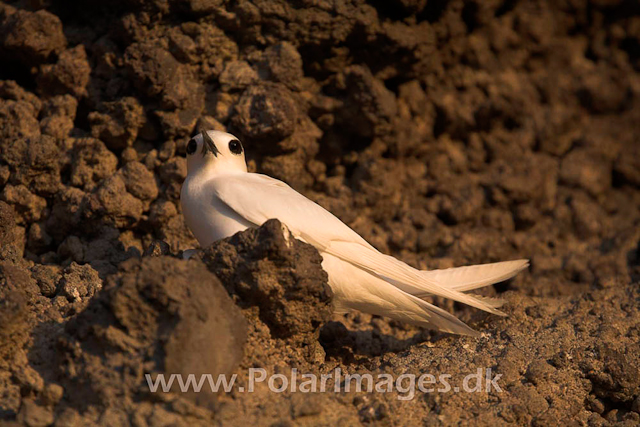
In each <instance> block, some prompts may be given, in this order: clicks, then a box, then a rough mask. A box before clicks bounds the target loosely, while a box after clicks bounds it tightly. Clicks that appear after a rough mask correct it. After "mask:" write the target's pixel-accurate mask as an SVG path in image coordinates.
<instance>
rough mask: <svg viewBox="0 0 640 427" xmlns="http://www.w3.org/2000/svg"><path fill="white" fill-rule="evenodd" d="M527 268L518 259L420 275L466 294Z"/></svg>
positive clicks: (526, 265)
mask: <svg viewBox="0 0 640 427" xmlns="http://www.w3.org/2000/svg"><path fill="white" fill-rule="evenodd" d="M528 266H529V260H528V259H518V260H515V261H503V262H494V263H491V264H480V265H469V266H466V267H456V268H445V269H443V270H428V271H427V270H422V271H421V272H420V274H421V275H423V276H424V277H426V278H428V279H430V280H433V281H435V282H438V283H439V284H440V285H442V286H445V287H447V288H449V289H454V290H456V291H459V292H466V291H471V290H473V289H478V288H482V287H484V286H489V285H493V284H494V283H499V282H503V281H505V280H508V279H511V278H512V277H513V276H515V275H516V274H518V273H519V272H521V271H522V270H524V269H525V268H527V267H528Z"/></svg>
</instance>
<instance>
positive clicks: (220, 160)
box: [186, 130, 247, 174]
mask: <svg viewBox="0 0 640 427" xmlns="http://www.w3.org/2000/svg"><path fill="white" fill-rule="evenodd" d="M186 152H187V173H188V174H192V173H194V172H197V171H199V170H201V169H206V170H207V171H208V172H209V173H214V174H217V173H237V172H246V171H247V163H246V162H245V159H244V148H243V147H242V143H241V142H240V140H239V139H238V138H236V137H235V136H233V135H231V134H230V133H226V132H221V131H217V130H207V131H202V132H200V133H199V134H197V135H196V136H194V137H193V138H191V140H190V141H189V142H188V143H187V148H186Z"/></svg>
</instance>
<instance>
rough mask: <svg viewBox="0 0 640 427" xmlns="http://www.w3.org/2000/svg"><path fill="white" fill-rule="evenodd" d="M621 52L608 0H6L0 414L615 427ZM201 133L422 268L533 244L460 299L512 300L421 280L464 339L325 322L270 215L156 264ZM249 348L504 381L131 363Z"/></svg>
mask: <svg viewBox="0 0 640 427" xmlns="http://www.w3.org/2000/svg"><path fill="white" fill-rule="evenodd" d="M639 52H640V7H638V5H637V3H636V2H632V1H627V0H597V1H596V0H593V1H586V0H575V1H567V2H564V1H561V2H554V1H536V2H527V1H512V0H497V1H484V0H474V1H468V2H463V1H456V0H451V1H447V0H429V1H426V0H393V1H391V0H388V1H373V0H372V1H371V2H369V3H367V2H365V1H364V0H352V1H347V2H341V1H337V2H322V1H320V2H315V1H291V2H286V1H283V0H276V1H247V0H239V1H237V2H231V1H225V0H188V1H177V0H152V1H141V0H131V1H128V0H119V1H114V2H79V1H71V2H69V1H61V0H33V1H26V0H22V1H17V2H15V1H9V2H6V1H5V2H2V1H0V188H1V190H0V422H5V421H6V422H9V423H11V422H17V423H21V424H26V425H30V426H42V425H49V424H53V423H55V424H56V425H72V424H73V425H84V424H99V425H128V424H135V425H140V426H144V425H150V426H160V425H167V424H173V425H192V424H202V425H209V424H211V423H214V424H218V425H251V424H253V425H354V424H358V423H373V424H380V425H416V424H421V423H423V424H428V425H438V424H441V425H450V424H465V425H466V424H480V425H499V424H506V423H515V424H519V425H555V424H557V423H565V424H570V425H585V424H588V425H613V424H620V425H638V424H639V423H640V357H639V356H640V288H639V287H638V284H639V283H640V136H639V135H640V54H639ZM211 128H214V129H222V130H228V131H230V132H233V133H234V134H236V135H237V136H239V137H240V138H241V139H242V141H243V143H244V145H245V147H246V150H247V155H248V159H249V167H250V169H251V170H256V171H259V172H262V173H267V174H269V175H271V176H274V177H276V178H279V179H282V180H284V181H286V182H287V183H289V184H290V185H292V186H293V187H294V188H296V189H297V190H299V191H300V192H302V193H303V194H305V195H306V196H308V197H309V198H311V199H313V200H315V201H317V202H318V203H320V204H322V205H323V206H325V207H327V208H328V209H329V210H331V211H332V212H333V213H334V214H336V215H337V216H338V217H340V218H341V219H343V220H344V221H345V222H346V223H348V224H349V225H350V226H352V227H353V228H354V229H355V230H356V231H357V232H359V233H360V234H361V235H362V236H363V237H365V238H366V239H367V240H369V241H370V242H371V243H372V244H374V245H375V246H376V247H378V248H379V249H380V250H382V251H384V252H386V253H390V254H392V255H394V256H396V257H399V258H401V259H403V260H404V261H406V262H408V263H410V264H412V265H414V266H416V267H421V268H427V267H428V268H442V267H450V266H456V265H464V264H476V263H484V262H492V261H500V260H508V259H515V258H530V259H531V261H532V262H531V269H530V270H529V271H527V272H523V273H521V274H520V275H518V276H517V277H516V278H515V279H513V280H511V281H509V282H507V283H503V284H499V285H496V286H494V287H491V288H490V289H486V290H484V291H483V292H484V293H485V294H487V295H495V294H500V295H501V297H503V298H505V299H506V300H507V304H506V307H505V309H506V311H507V313H508V314H509V316H508V317H506V318H498V317H496V316H490V315H485V314H483V313H479V312H477V311H475V310H472V309H468V308H465V307H461V306H458V305H457V304H452V303H451V302H450V301H441V300H438V301H436V303H438V304H439V305H440V306H442V307H444V308H446V309H448V310H451V311H453V312H455V313H456V314H457V315H458V316H460V317H461V318H462V319H463V320H465V321H467V322H469V324H470V325H471V326H472V327H474V328H476V329H478V330H481V331H483V332H484V335H483V337H482V338H480V339H470V338H460V337H457V336H449V335H444V334H437V333H434V332H431V331H425V330H420V329H417V328H414V327H410V326H407V325H403V324H398V323H396V322H392V321H388V320H386V319H381V318H377V317H372V316H369V315H364V314H349V315H346V316H338V315H332V314H331V313H330V309H329V307H330V298H331V295H330V291H329V290H328V288H327V285H326V275H325V273H324V272H323V271H322V268H321V267H320V262H321V258H320V257H319V255H318V253H317V252H316V251H315V249H313V248H312V247H310V246H308V245H306V244H304V243H302V242H298V241H295V240H293V239H289V238H287V237H286V232H284V234H283V228H282V225H281V224H280V223H278V222H277V221H271V222H269V223H267V224H265V225H264V226H263V227H261V228H260V229H258V230H248V231H247V232H245V233H242V234H240V235H237V236H234V237H233V238H231V239H227V240H225V241H223V242H219V243H216V244H215V245H213V246H212V247H211V248H207V249H206V250H204V251H202V252H200V254H199V256H197V257H196V258H195V259H191V260H189V261H183V260H181V259H179V257H178V256H179V252H180V251H182V250H185V249H190V248H194V247H196V245H197V244H196V242H195V240H194V238H193V236H191V234H190V233H189V231H188V230H187V229H186V227H185V225H184V223H183V219H182V215H181V212H180V204H179V192H180V187H181V184H182V181H183V179H184V177H185V175H186V162H185V158H184V154H183V148H184V144H185V142H186V141H187V140H188V139H189V137H190V135H191V134H192V133H193V132H194V131H196V130H198V129H211ZM216 276H217V278H216ZM232 301H233V302H235V303H233V302H232ZM252 367H264V368H265V369H266V370H267V371H268V372H269V373H289V372H290V371H291V370H292V369H293V368H296V369H297V370H298V371H299V372H300V373H315V374H327V373H331V372H333V370H334V369H336V368H340V369H342V371H343V372H345V373H361V374H363V373H373V374H376V375H377V374H380V373H391V374H395V375H400V374H403V373H409V374H417V375H420V374H423V373H431V374H435V375H436V376H437V375H438V374H440V373H449V374H451V375H452V378H453V379H452V380H451V382H452V384H453V383H455V382H456V381H458V382H459V381H460V380H461V378H462V376H464V375H466V374H468V373H473V372H476V369H477V368H492V369H493V371H494V372H495V373H500V374H502V378H501V380H500V382H499V384H500V385H501V387H502V388H503V392H502V393H498V392H496V391H493V392H490V393H454V392H450V393H420V392H417V393H416V396H415V397H414V398H413V399H410V400H402V399H399V398H398V397H402V396H403V393H400V392H397V391H396V392H393V393H365V392H353V391H351V392H344V391H343V392H340V393H333V392H330V393H313V394H305V393H300V392H290V391H285V392H284V393H273V392H270V391H269V390H268V389H267V388H266V386H264V384H263V385H261V386H260V387H258V388H257V389H256V391H255V392H254V393H241V392H239V391H238V390H234V391H233V392H231V393H218V394H213V393H206V392H202V393H199V394H196V393H193V394H188V393H179V392H172V393H151V392H149V389H148V388H147V387H146V382H145V379H144V374H145V373H154V374H157V373H160V372H173V373H195V374H198V373H212V374H214V375H217V374H218V373H232V372H235V373H238V374H239V379H238V381H239V382H240V384H242V385H246V384H247V378H246V372H247V370H248V369H249V368H252Z"/></svg>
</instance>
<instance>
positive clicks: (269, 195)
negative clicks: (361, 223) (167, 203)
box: [211, 173, 504, 315]
mask: <svg viewBox="0 0 640 427" xmlns="http://www.w3.org/2000/svg"><path fill="white" fill-rule="evenodd" d="M211 184H212V185H213V187H214V194H215V195H216V196H217V197H218V198H219V199H220V200H222V201H223V202H224V203H225V204H227V205H228V206H229V207H230V208H232V209H233V210H234V211H235V212H237V213H238V214H239V215H241V216H242V217H244V218H245V219H246V220H248V221H250V222H252V223H253V224H256V225H257V226H259V225H261V224H263V223H264V222H265V221H267V220H269V219H271V218H277V219H278V220H280V221H281V222H283V223H284V224H286V225H287V227H289V229H290V230H291V232H292V233H293V235H294V236H296V237H298V238H301V239H302V240H304V241H306V242H308V243H310V244H312V245H313V246H315V247H316V248H318V250H320V251H323V252H327V253H329V254H332V255H334V256H336V257H338V258H341V259H343V260H344V261H347V262H349V263H351V264H353V265H356V266H358V267H359V268H361V269H363V270H365V271H367V272H369V273H371V274H374V275H376V276H378V277H380V278H382V279H384V280H385V281H387V282H388V283H391V284H392V285H394V286H395V287H397V288H398V289H400V290H402V291H404V292H406V293H408V294H410V295H412V296H414V297H417V298H423V297H426V296H429V295H438V296H442V297H446V298H450V299H453V300H455V301H458V302H461V303H464V304H468V305H470V306H472V307H476V308H479V309H481V310H485V311H488V312H490V313H494V314H498V315H504V313H502V312H501V311H499V310H498V309H497V308H496V304H495V303H494V302H492V301H491V300H485V299H483V298H479V297H476V296H474V295H469V294H464V293H462V292H461V291H459V290H456V289H455V288H451V287H448V286H443V285H442V284H440V283H438V281H437V280H436V279H435V278H434V277H429V276H428V274H424V273H425V272H421V271H419V270H417V269H415V268H413V267H411V266H409V265H407V264H405V263H404V262H402V261H400V260H397V259H396V258H393V257H391V256H388V255H384V254H382V253H380V252H379V251H377V250H376V249H375V248H374V247H373V246H371V245H370V244H369V243H367V242H366V241H365V240H364V239H363V238H362V237H361V236H360V235H359V234H357V233H356V232H355V231H353V230H352V229H351V228H349V227H348V226H347V225H346V224H344V223H343V222H342V221H340V220H339V219H338V218H337V217H335V216H334V215H333V214H331V213H330V212H328V211H327V210H326V209H324V208H322V207H321V206H320V205H318V204H316V203H314V202H312V201H311V200H309V199H307V198H306V197H304V196H303V195H301V194H300V193H298V192H296V191H295V190H293V189H292V188H291V187H289V186H288V185H286V184H285V183H283V182H281V181H278V180H276V179H273V178H270V177H268V176H266V175H260V174H250V173H249V174H246V173H245V174H238V175H227V176H221V177H217V178H214V179H213V180H212V183H211ZM445 276H446V274H445V275H444V276H443V277H445Z"/></svg>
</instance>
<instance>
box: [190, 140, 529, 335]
mask: <svg viewBox="0 0 640 427" xmlns="http://www.w3.org/2000/svg"><path fill="white" fill-rule="evenodd" d="M186 151H187V178H186V179H185V181H184V184H183V185H182V191H181V195H180V202H181V204H182V212H183V214H184V218H185V221H186V224H187V226H188V227H189V228H190V229H191V231H192V232H193V234H194V235H195V237H196V239H197V240H198V243H200V245H201V246H202V247H203V248H204V247H207V246H209V245H211V244H212V243H213V242H215V241H217V240H220V239H224V238H226V237H229V236H232V235H234V234H235V233H237V232H239V231H243V230H246V229H247V228H249V227H258V226H260V225H262V224H263V223H264V222H266V221H267V220H269V219H272V218H276V219H278V220H280V222H282V223H283V224H285V225H286V226H287V227H288V228H289V230H290V232H291V234H292V235H293V236H294V237H296V238H297V239H300V240H302V241H304V242H306V243H309V244H311V245H313V246H314V247H315V248H316V249H317V250H318V251H319V252H320V255H321V256H322V259H323V262H322V267H323V268H324V270H325V271H326V272H327V275H328V277H329V286H330V287H331V290H332V291H333V294H334V297H333V305H334V308H335V311H336V312H338V313H342V312H346V311H349V310H359V311H362V312H365V313H370V314H376V315H380V316H386V317H390V318H392V319H396V320H399V321H402V322H407V323H412V324H415V325H419V326H424V327H428V328H432V329H437V330H440V331H444V332H450V333H456V334H462V335H472V336H478V335H479V333H478V332H476V331H475V330H473V329H471V328H470V327H469V326H467V325H466V324H465V323H463V322H462V321H460V320H459V319H458V318H456V317H455V316H454V315H452V314H451V313H449V312H447V311H445V310H442V309H441V308H438V307H436V306H435V305H433V304H430V303H428V302H427V301H425V300H424V299H423V298H425V297H427V296H432V295H437V296H441V297H446V298H450V299H452V300H454V301H458V302H461V303H464V304H468V305H470V306H472V307H476V308H479V309H481V310H485V311H488V312H490V313H494V314H498V315H504V313H502V312H501V311H500V310H498V307H500V306H501V305H502V303H503V301H502V300H496V299H491V298H484V297H481V296H478V295H471V294H466V293H464V292H465V291H470V290H472V289H477V288H480V287H483V286H487V285H491V284H493V283H498V282H501V281H503V280H507V279H509V278H511V277H513V276H515V275H516V274H517V273H518V272H520V271H521V270H523V269H525V268H526V267H527V266H528V265H529V261H528V260H524V259H520V260H516V261H506V262H498V263H492V264H483V265H474V266H468V267H459V268H449V269H444V270H431V271H424V270H422V271H421V270H417V269H415V268H413V267H411V266H409V265H407V264H405V263H404V262H402V261H400V260H398V259H396V258H394V257H392V256H389V255H385V254H383V253H381V252H379V251H378V250H376V249H375V248H374V247H373V246H371V245H370V244H369V243H368V242H367V241H365V240H364V239H363V238H362V237H361V236H360V235H359V234H357V233H356V232H355V231H353V230H352V229H351V228H349V227H348V226H347V225H346V224H344V223H343V222H342V221H340V220H339V219H338V218H337V217H335V216H334V215H333V214H331V213H330V212H329V211H327V210H326V209H324V208H322V207H321V206H320V205H318V204H316V203H314V202H312V201H311V200H309V199H307V198H306V197H304V196H303V195H301V194H300V193H298V192H297V191H295V190H294V189H292V188H291V187H289V186H288V185H287V184H285V183H284V182H282V181H279V180H277V179H274V178H271V177H268V176H266V175H261V174H257V173H249V172H247V165H246V162H245V157H244V149H243V147H242V144H241V143H240V141H239V140H238V138H236V137H235V136H233V135H231V134H228V133H225V132H220V131H206V132H202V133H199V134H198V135H196V136H195V137H194V138H192V139H191V140H190V141H189V143H188V144H187V148H186Z"/></svg>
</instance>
